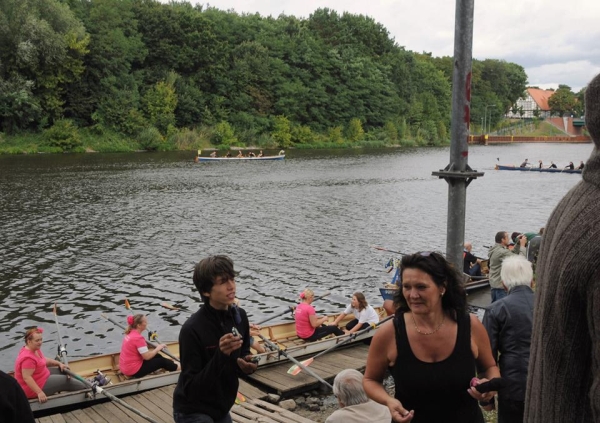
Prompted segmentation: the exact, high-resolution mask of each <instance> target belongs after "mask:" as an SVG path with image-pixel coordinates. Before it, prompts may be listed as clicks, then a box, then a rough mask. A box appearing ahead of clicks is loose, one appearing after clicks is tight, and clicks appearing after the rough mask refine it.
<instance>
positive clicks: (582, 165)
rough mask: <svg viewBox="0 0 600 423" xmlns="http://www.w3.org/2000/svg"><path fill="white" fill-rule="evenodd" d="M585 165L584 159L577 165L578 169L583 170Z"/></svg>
mask: <svg viewBox="0 0 600 423" xmlns="http://www.w3.org/2000/svg"><path fill="white" fill-rule="evenodd" d="M584 167H585V165H584V164H583V160H582V161H580V162H579V166H577V170H583V168H584Z"/></svg>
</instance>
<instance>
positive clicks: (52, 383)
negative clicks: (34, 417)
mask: <svg viewBox="0 0 600 423" xmlns="http://www.w3.org/2000/svg"><path fill="white" fill-rule="evenodd" d="M43 332H44V331H43V329H42V328H37V327H36V328H31V329H28V330H27V332H25V336H24V338H25V346H24V347H23V348H21V351H19V355H18V356H17V360H16V361H15V379H17V382H19V385H21V388H23V391H24V392H25V396H26V397H27V398H37V399H38V401H39V402H42V403H44V402H46V401H47V400H48V395H52V394H55V393H57V392H60V391H79V390H81V389H87V387H86V386H85V385H84V384H83V383H82V382H80V381H78V380H75V379H71V378H70V377H68V376H67V375H65V374H63V373H62V372H63V370H64V369H68V368H69V367H68V366H66V365H65V364H63V363H61V362H60V361H57V360H53V359H51V358H46V357H45V356H44V354H43V353H42V349H41V348H42V342H43V339H42V333H43ZM48 367H51V368H50V369H49V368H48Z"/></svg>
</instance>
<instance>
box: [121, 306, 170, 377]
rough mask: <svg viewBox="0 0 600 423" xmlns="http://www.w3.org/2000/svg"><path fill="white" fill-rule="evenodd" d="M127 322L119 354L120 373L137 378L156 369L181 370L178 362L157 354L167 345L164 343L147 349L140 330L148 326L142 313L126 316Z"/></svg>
mask: <svg viewBox="0 0 600 423" xmlns="http://www.w3.org/2000/svg"><path fill="white" fill-rule="evenodd" d="M127 324H128V326H127V330H126V331H125V337H124V338H123V344H122V345H121V355H120V356H119V368H120V369H121V373H123V374H124V375H125V376H128V377H135V378H138V377H143V376H146V375H147V374H150V373H152V372H155V371H156V370H158V369H165V370H168V371H170V372H173V371H175V370H181V366H180V365H179V363H175V362H174V361H172V360H169V359H168V358H164V357H163V356H162V355H159V354H158V353H159V352H160V351H162V350H163V349H164V348H166V347H167V346H166V345H165V344H159V345H158V346H157V347H156V348H154V349H153V350H150V349H148V345H147V344H146V340H145V339H144V337H143V336H142V332H143V331H145V330H146V327H147V326H148V319H147V318H146V316H144V315H143V314H136V315H135V316H127Z"/></svg>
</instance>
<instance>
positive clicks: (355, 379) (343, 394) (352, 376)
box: [325, 369, 392, 423]
mask: <svg viewBox="0 0 600 423" xmlns="http://www.w3.org/2000/svg"><path fill="white" fill-rule="evenodd" d="M333 394H334V395H335V397H336V398H337V400H338V404H339V405H340V409H339V410H337V411H335V412H334V413H333V414H332V415H331V416H329V417H328V418H327V420H325V423H364V422H371V423H389V422H390V421H391V420H392V415H391V414H390V410H389V409H388V408H387V407H386V406H384V405H381V404H378V403H376V402H375V401H372V400H370V399H369V398H368V397H367V394H366V392H365V389H364V388H363V375H362V373H360V372H359V371H358V370H354V369H346V370H342V371H341V372H339V373H338V375H337V376H336V377H335V379H334V380H333Z"/></svg>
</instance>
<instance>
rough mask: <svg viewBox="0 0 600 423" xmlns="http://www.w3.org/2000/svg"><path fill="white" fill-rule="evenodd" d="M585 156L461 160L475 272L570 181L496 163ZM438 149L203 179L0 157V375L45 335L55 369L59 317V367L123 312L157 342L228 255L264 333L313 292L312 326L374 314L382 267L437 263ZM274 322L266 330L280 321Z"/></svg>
mask: <svg viewBox="0 0 600 423" xmlns="http://www.w3.org/2000/svg"><path fill="white" fill-rule="evenodd" d="M592 148H593V145H592V144H579V145H566V144H515V145H503V146H488V147H485V146H473V147H470V151H469V152H470V155H469V157H470V158H469V164H470V166H471V167H472V168H474V169H477V170H479V171H484V172H485V176H484V177H483V178H480V179H477V180H475V181H473V182H472V183H471V185H470V186H469V189H468V193H467V223H466V238H467V239H468V240H471V241H473V244H474V252H475V253H477V254H479V255H481V256H485V255H486V248H485V247H484V246H486V245H491V244H492V243H493V239H494V235H495V233H496V232H497V231H499V230H507V231H510V232H512V231H523V232H525V231H534V230H537V229H539V228H540V227H542V226H544V224H545V223H546V220H547V219H548V216H549V214H550V212H551V211H552V209H553V208H554V207H555V206H556V204H557V202H558V201H559V200H560V198H561V197H562V196H563V195H564V194H565V193H566V192H567V191H568V190H569V189H570V188H571V187H573V186H574V185H575V184H576V183H577V182H578V181H579V180H580V179H581V176H580V175H569V174H540V173H523V172H506V171H495V170H493V167H494V165H495V164H496V163H501V164H519V163H520V162H521V161H522V160H523V159H524V158H529V159H530V161H535V162H537V160H539V159H542V160H544V162H547V163H549V162H550V160H554V161H555V162H557V164H558V165H559V166H561V165H562V166H564V165H565V164H566V163H567V162H568V161H573V162H575V163H578V162H579V160H586V159H587V158H588V156H589V155H590V153H591V151H592ZM448 161H449V148H447V147H445V148H420V149H382V150H367V151H365V150H341V151H320V150H316V151H289V152H288V154H287V156H286V160H285V161H283V162H251V163H249V162H240V163H198V164H195V163H193V161H192V154H191V153H185V152H178V153H156V154H154V153H136V154H79V155H75V154H74V155H35V156H17V157H14V156H11V157H6V156H5V157H0V222H1V223H0V239H1V240H2V243H1V246H0V252H1V254H0V257H1V260H0V299H1V301H2V308H1V310H0V369H2V370H5V371H8V370H11V369H12V367H13V363H14V359H15V357H16V355H17V352H18V350H19V348H20V347H21V346H22V345H23V340H22V338H21V337H22V334H23V333H24V330H25V328H26V327H28V326H32V325H39V326H42V327H43V328H45V330H46V331H45V332H44V341H45V344H44V347H43V350H44V352H45V353H46V355H48V356H52V355H54V353H55V351H56V346H57V340H58V336H57V330H56V326H55V324H54V315H53V313H52V306H53V304H54V303H55V302H56V303H57V304H58V318H59V321H60V324H61V335H62V337H63V341H64V342H65V343H66V344H67V349H68V352H69V356H70V357H72V358H73V357H77V356H85V355H89V354H95V353H102V352H112V351H116V350H118V349H119V348H120V344H121V335H120V331H119V330H118V329H116V328H115V327H114V326H113V325H112V324H111V323H110V322H108V321H106V320H104V319H103V318H102V317H101V314H102V313H106V314H108V315H111V316H112V317H115V318H117V319H120V320H122V321H123V323H125V316H126V315H127V310H126V309H125V307H124V300H125V298H127V299H129V301H130V303H131V307H132V309H133V310H134V311H135V312H143V313H146V314H148V317H149V327H150V329H153V330H158V333H159V335H160V337H161V338H162V339H163V340H171V339H176V338H177V335H178V332H179V327H180V325H181V324H182V323H183V322H184V321H185V319H186V317H187V313H186V312H174V311H169V310H167V309H165V308H163V307H161V305H160V304H161V302H168V303H171V304H178V305H181V306H185V307H189V308H191V309H196V308H197V307H198V304H199V302H200V300H199V297H198V295H197V293H196V292H195V289H194V286H193V283H192V269H193V266H194V264H195V263H196V262H197V261H198V260H199V259H201V258H203V257H205V256H207V255H209V254H227V255H229V256H230V257H231V258H232V259H233V260H234V262H235V267H236V270H238V271H239V272H240V275H239V277H238V278H237V281H238V298H239V299H240V301H241V305H242V307H244V308H245V309H246V310H247V311H248V313H249V315H250V316H251V320H253V321H260V320H261V319H264V318H266V317H269V315H272V314H274V313H279V312H282V311H283V310H285V307H286V306H287V305H290V304H293V303H295V302H296V299H297V297H298V293H299V292H300V291H301V290H303V289H304V288H305V287H311V288H313V290H314V291H315V292H316V293H317V295H319V294H321V293H324V292H325V291H331V292H332V294H331V295H330V296H329V297H328V298H326V299H323V300H319V301H317V302H315V306H316V308H317V312H336V311H339V310H340V309H341V308H342V307H343V306H344V305H345V304H346V303H348V302H349V298H350V296H351V295H352V292H354V291H355V290H361V291H363V292H364V293H365V295H366V297H367V300H368V301H369V302H370V303H372V304H374V305H378V304H380V303H381V300H380V297H379V294H378V289H377V288H378V287H380V286H381V285H382V284H383V283H385V282H388V281H389V280H390V275H389V274H387V273H386V272H385V269H384V264H385V262H386V261H387V260H388V259H389V258H391V257H393V255H392V254H390V253H384V252H380V251H377V250H375V249H374V248H372V246H374V245H376V246H385V247H388V248H390V249H393V250H397V251H401V252H415V251H422V250H440V251H445V233H446V214H447V192H448V187H447V184H446V182H445V181H443V180H440V179H437V178H435V177H432V176H431V172H432V171H436V170H439V169H442V168H444V167H445V166H446V165H447V164H448ZM275 321H276V320H275Z"/></svg>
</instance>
